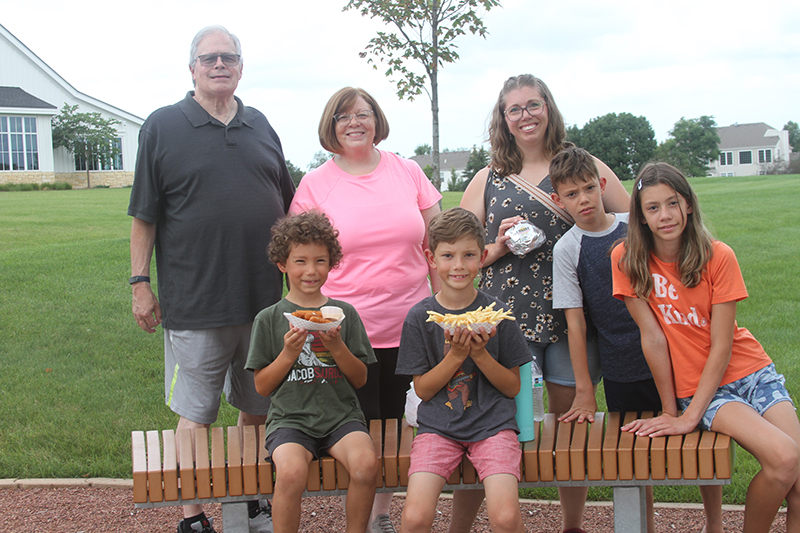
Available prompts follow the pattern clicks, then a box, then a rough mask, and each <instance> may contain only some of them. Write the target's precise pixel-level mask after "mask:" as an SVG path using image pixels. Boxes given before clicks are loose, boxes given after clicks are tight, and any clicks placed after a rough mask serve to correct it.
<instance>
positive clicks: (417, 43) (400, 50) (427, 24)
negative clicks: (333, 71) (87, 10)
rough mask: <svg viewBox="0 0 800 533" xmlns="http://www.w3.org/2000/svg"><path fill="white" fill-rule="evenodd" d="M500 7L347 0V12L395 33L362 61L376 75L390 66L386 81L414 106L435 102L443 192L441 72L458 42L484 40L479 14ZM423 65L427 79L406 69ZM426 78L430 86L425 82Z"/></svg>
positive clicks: (471, 0)
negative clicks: (423, 99)
mask: <svg viewBox="0 0 800 533" xmlns="http://www.w3.org/2000/svg"><path fill="white" fill-rule="evenodd" d="M499 5H500V2H499V1H497V0H402V1H398V0H349V1H348V3H347V5H346V6H345V7H344V11H347V10H349V9H357V10H359V11H360V12H361V15H362V16H365V17H370V18H377V19H380V20H381V21H383V22H384V24H386V25H387V26H394V27H395V28H397V32H396V33H393V32H388V31H379V32H378V35H377V37H373V38H372V39H371V40H370V41H369V44H367V46H366V49H365V51H364V52H361V54H360V56H361V57H367V56H372V57H370V58H369V59H368V62H369V63H370V64H372V65H373V68H375V69H376V70H377V68H378V65H377V63H376V62H375V61H376V60H377V61H378V62H380V63H386V65H387V66H388V68H387V70H386V76H387V77H392V76H399V78H398V79H397V80H396V81H395V83H396V86H397V96H398V97H399V98H400V99H404V98H407V99H409V100H413V99H414V97H415V96H419V95H420V94H422V92H423V91H425V93H426V94H427V95H428V98H429V99H430V102H431V116H432V119H433V120H432V130H433V148H432V150H431V156H432V158H433V184H434V186H436V188H437V189H440V188H441V177H440V174H439V69H440V68H441V67H443V66H444V65H445V64H446V63H454V62H455V61H457V60H458V58H459V56H458V53H457V52H456V48H457V46H456V44H455V40H456V39H457V38H458V37H459V36H461V35H464V34H466V33H467V32H470V33H471V34H473V35H479V36H481V37H483V38H486V34H487V31H486V26H485V25H484V24H483V20H481V15H482V14H481V12H480V11H481V9H482V10H485V11H489V10H491V9H492V8H494V7H497V6H499ZM409 62H417V63H419V64H421V65H422V67H423V69H424V70H425V75H422V74H419V73H418V71H415V70H413V69H412V68H411V66H410V65H409V64H408V63H409ZM425 76H427V81H426V79H425Z"/></svg>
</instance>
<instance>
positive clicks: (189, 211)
mask: <svg viewBox="0 0 800 533" xmlns="http://www.w3.org/2000/svg"><path fill="white" fill-rule="evenodd" d="M192 95H193V93H192V92H189V93H188V94H187V95H186V98H184V99H183V100H182V101H180V102H178V103H177V104H174V105H171V106H167V107H164V108H161V109H159V110H157V111H155V112H153V114H151V115H150V117H148V119H147V120H146V121H145V123H144V125H143V126H142V129H141V131H140V132H139V153H138V156H137V160H136V174H135V179H134V183H133V190H132V192H131V200H130V206H129V207H128V214H129V215H130V216H133V217H136V218H139V219H142V220H144V221H146V222H151V223H155V224H156V242H155V255H156V266H157V269H158V294H159V300H160V303H161V311H162V313H163V325H164V327H165V328H167V329H204V328H213V327H221V326H229V325H235V324H244V323H247V322H250V321H252V320H253V317H255V315H256V313H258V312H259V311H260V310H262V309H264V308H265V307H268V306H269V305H272V304H273V303H275V302H277V301H278V300H279V299H280V298H281V278H280V273H279V271H278V269H277V268H275V266H274V265H272V264H270V262H269V260H268V259H267V254H266V249H267V245H268V244H269V241H270V228H271V227H272V225H273V224H274V223H275V221H276V220H277V219H278V218H280V217H282V216H283V215H284V214H285V213H286V212H287V210H288V209H289V205H290V204H291V201H292V197H293V195H294V185H293V184H292V180H291V178H290V176H289V172H288V170H287V169H286V162H285V161H284V157H283V151H282V148H281V144H280V140H279V139H278V136H277V134H276V133H275V131H274V130H273V129H272V126H270V124H269V122H268V121H267V119H266V117H265V116H264V115H262V114H261V113H260V112H258V111H257V110H256V109H253V108H251V107H245V106H244V105H243V104H242V102H241V100H239V99H238V98H237V99H236V100H237V103H238V104H239V109H238V111H237V113H236V116H235V117H234V118H233V120H231V122H230V123H229V124H228V125H227V126H226V125H224V124H222V123H221V122H219V121H218V120H216V119H214V118H212V117H211V116H210V115H209V114H208V113H207V112H206V111H205V110H204V109H203V108H202V107H201V106H200V104H198V103H197V102H196V101H195V100H194V99H193V98H192Z"/></svg>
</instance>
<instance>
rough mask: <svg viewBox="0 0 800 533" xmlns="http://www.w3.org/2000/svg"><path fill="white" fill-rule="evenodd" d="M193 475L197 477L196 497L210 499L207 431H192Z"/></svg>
mask: <svg viewBox="0 0 800 533" xmlns="http://www.w3.org/2000/svg"><path fill="white" fill-rule="evenodd" d="M194 456H195V474H196V476H197V497H198V498H210V497H211V465H210V463H209V460H208V430H207V429H206V428H197V429H195V430H194Z"/></svg>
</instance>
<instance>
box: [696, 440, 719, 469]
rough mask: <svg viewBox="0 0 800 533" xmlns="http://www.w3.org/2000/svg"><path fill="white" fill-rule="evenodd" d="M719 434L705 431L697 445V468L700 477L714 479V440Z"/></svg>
mask: <svg viewBox="0 0 800 533" xmlns="http://www.w3.org/2000/svg"><path fill="white" fill-rule="evenodd" d="M716 437H717V434H716V433H714V432H712V431H703V433H702V435H700V443H699V444H698V445H697V469H698V474H699V477H700V479H714V441H715V440H716Z"/></svg>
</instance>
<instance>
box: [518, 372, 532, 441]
mask: <svg viewBox="0 0 800 533" xmlns="http://www.w3.org/2000/svg"><path fill="white" fill-rule="evenodd" d="M531 364H532V363H525V364H524V365H522V366H520V367H519V381H520V383H519V394H517V395H516V397H515V398H514V400H516V403H517V427H518V428H519V435H518V437H517V439H518V440H519V441H520V442H528V441H531V440H533V438H534V433H533V380H532V375H531Z"/></svg>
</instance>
